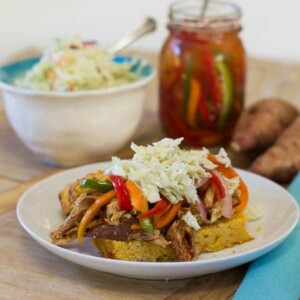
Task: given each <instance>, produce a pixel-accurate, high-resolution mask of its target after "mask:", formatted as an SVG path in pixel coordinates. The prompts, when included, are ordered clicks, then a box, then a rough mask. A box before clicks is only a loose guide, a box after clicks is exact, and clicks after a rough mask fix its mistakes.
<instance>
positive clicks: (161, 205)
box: [137, 195, 170, 219]
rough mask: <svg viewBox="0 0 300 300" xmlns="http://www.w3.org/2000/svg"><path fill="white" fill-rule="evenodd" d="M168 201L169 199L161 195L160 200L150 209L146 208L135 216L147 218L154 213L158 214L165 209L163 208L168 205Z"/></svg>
mask: <svg viewBox="0 0 300 300" xmlns="http://www.w3.org/2000/svg"><path fill="white" fill-rule="evenodd" d="M169 203H170V202H169V200H168V199H167V198H165V197H164V196H162V195H161V199H160V201H159V202H157V203H156V204H155V205H154V207H153V208H152V209H150V210H148V211H147V212H145V213H142V214H140V215H138V216H137V217H138V218H139V219H140V218H149V217H152V216H154V215H156V214H159V213H161V212H162V211H164V210H165V208H166V207H167V206H168V205H169Z"/></svg>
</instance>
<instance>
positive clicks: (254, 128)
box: [231, 98, 299, 152]
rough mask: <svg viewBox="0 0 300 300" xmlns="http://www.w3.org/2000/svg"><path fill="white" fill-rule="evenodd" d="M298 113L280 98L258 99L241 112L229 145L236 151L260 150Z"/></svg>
mask: <svg viewBox="0 0 300 300" xmlns="http://www.w3.org/2000/svg"><path fill="white" fill-rule="evenodd" d="M298 115H299V111H298V109H297V108H296V107H294V106H293V105H292V104H290V103H288V102H286V101H284V100H282V99H277V98H267V99H263V100H260V101H258V102H256V103H254V104H253V105H251V106H250V107H249V108H248V109H247V110H245V111H244V113H243V114H242V116H241V118H240V119H239V121H238V123H237V126H236V128H235V131H234V134H233V137H232V141H231V147H232V148H233V149H234V150H235V151H237V152H246V151H256V152H261V151H263V150H265V149H267V148H268V147H269V146H271V145H272V144H273V143H274V142H275V140H276V139H277V137H278V136H279V135H280V134H281V133H282V132H283V131H284V129H285V128H287V127H288V126H289V125H290V124H291V123H292V122H293V121H294V120H295V119H296V118H297V116H298Z"/></svg>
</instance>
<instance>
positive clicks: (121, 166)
mask: <svg viewBox="0 0 300 300" xmlns="http://www.w3.org/2000/svg"><path fill="white" fill-rule="evenodd" d="M182 140H183V138H179V139H175V140H173V139H170V138H164V139H162V140H161V141H159V142H156V143H153V144H152V145H148V146H137V145H135V144H134V143H132V145H131V149H132V150H133V151H134V152H135V154H134V155H133V158H132V160H120V159H119V158H117V157H113V158H112V165H111V166H110V167H109V168H108V169H106V171H105V172H106V173H107V174H115V175H120V176H124V177H127V178H129V179H131V180H133V181H134V182H135V183H136V184H138V185H139V187H140V188H141V189H142V191H143V193H144V195H145V196H146V198H147V199H148V201H149V202H150V203H155V202H157V201H159V200H160V193H161V194H163V195H164V196H165V197H166V198H167V199H168V200H169V201H170V202H171V203H173V204H175V203H177V202H179V201H181V200H183V199H186V200H187V201H188V202H190V203H197V202H198V201H199V200H198V195H197V190H196V182H197V181H198V180H199V179H205V178H209V177H210V174H209V173H208V172H206V171H205V168H206V169H214V168H215V167H216V165H215V164H213V163H212V162H211V161H210V160H209V159H208V158H207V155H208V150H207V149H205V148H204V149H202V150H191V151H186V150H181V149H180V148H179V145H180V143H181V142H182Z"/></svg>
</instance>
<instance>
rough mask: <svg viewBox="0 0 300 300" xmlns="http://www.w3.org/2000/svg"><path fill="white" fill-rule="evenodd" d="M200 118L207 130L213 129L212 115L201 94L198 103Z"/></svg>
mask: <svg viewBox="0 0 300 300" xmlns="http://www.w3.org/2000/svg"><path fill="white" fill-rule="evenodd" d="M199 112H200V118H201V120H202V122H203V124H204V125H205V126H206V127H208V128H214V127H215V122H214V118H213V115H212V113H211V112H210V110H209V108H208V105H207V102H206V99H205V97H204V95H203V93H202V95H201V97H200V101H199Z"/></svg>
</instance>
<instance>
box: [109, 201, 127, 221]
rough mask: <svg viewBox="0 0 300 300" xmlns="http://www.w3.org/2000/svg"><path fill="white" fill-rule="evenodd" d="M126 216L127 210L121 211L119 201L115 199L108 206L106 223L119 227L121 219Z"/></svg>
mask: <svg viewBox="0 0 300 300" xmlns="http://www.w3.org/2000/svg"><path fill="white" fill-rule="evenodd" d="M124 214H125V210H121V209H120V207H119V203H118V199H113V200H112V201H111V202H110V203H109V204H108V205H107V206H106V219H105V221H106V222H107V223H108V224H110V225H117V224H119V222H120V219H121V217H122V216H123V215H124Z"/></svg>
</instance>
